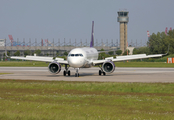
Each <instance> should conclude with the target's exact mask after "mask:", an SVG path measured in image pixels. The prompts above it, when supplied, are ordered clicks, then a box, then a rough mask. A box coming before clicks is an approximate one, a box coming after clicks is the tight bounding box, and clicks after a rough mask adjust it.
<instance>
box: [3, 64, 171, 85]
mask: <svg viewBox="0 0 174 120" xmlns="http://www.w3.org/2000/svg"><path fill="white" fill-rule="evenodd" d="M63 70H64V68H62V70H61V72H60V73H59V74H56V75H54V74H50V73H49V71H48V68H47V67H0V73H10V74H4V75H0V79H21V80H48V81H55V80H56V81H98V82H162V83H166V82H174V68H116V69H115V71H114V72H113V73H112V74H106V76H103V75H102V76H99V75H98V71H99V68H98V67H93V68H85V69H80V70H79V74H80V77H75V69H74V68H70V70H71V76H63Z"/></svg>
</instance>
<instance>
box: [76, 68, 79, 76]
mask: <svg viewBox="0 0 174 120" xmlns="http://www.w3.org/2000/svg"><path fill="white" fill-rule="evenodd" d="M78 71H79V68H76V73H75V77H79V73H78Z"/></svg>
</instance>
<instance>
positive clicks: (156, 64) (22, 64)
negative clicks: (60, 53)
mask: <svg viewBox="0 0 174 120" xmlns="http://www.w3.org/2000/svg"><path fill="white" fill-rule="evenodd" d="M48 65H49V63H45V62H36V61H4V62H2V61H1V62H0V67H48ZM115 65H116V66H117V67H171V68H172V67H174V64H168V63H164V62H131V61H129V62H127V61H125V62H115Z"/></svg>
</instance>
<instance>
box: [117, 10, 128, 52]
mask: <svg viewBox="0 0 174 120" xmlns="http://www.w3.org/2000/svg"><path fill="white" fill-rule="evenodd" d="M128 13H129V12H128V11H118V17H117V21H118V22H119V23H120V49H121V50H122V53H124V52H125V51H126V49H127V23H128V21H129V17H128Z"/></svg>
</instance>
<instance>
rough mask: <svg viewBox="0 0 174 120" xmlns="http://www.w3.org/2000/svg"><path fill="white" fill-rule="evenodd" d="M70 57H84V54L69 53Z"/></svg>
mask: <svg viewBox="0 0 174 120" xmlns="http://www.w3.org/2000/svg"><path fill="white" fill-rule="evenodd" d="M68 56H69V57H74V56H75V57H78V56H80V57H83V55H82V54H69V55H68Z"/></svg>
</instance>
